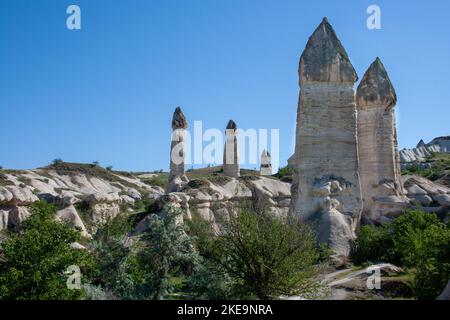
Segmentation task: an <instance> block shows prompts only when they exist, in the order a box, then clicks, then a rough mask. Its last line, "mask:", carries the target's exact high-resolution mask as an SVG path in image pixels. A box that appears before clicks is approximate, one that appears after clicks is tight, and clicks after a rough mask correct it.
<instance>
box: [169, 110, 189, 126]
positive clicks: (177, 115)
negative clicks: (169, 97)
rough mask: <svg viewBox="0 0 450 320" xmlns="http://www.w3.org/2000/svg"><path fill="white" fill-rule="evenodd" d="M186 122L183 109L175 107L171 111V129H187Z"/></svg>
mask: <svg viewBox="0 0 450 320" xmlns="http://www.w3.org/2000/svg"><path fill="white" fill-rule="evenodd" d="M187 127H188V123H187V120H186V117H185V116H184V114H183V111H181V108H180V107H177V108H176V109H175V111H174V113H173V118H172V129H173V130H176V129H187Z"/></svg>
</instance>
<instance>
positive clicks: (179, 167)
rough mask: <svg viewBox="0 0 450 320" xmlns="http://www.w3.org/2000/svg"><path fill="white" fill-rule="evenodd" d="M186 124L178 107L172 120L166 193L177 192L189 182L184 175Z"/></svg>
mask: <svg viewBox="0 0 450 320" xmlns="http://www.w3.org/2000/svg"><path fill="white" fill-rule="evenodd" d="M187 127H188V123H187V120H186V117H185V116H184V114H183V112H182V111H181V108H180V107H177V108H176V109H175V112H174V113H173V118H172V141H171V146H170V174H169V183H168V186H167V192H177V191H179V190H180V189H181V187H182V186H183V185H184V184H185V183H187V182H189V180H188V178H187V177H186V175H185V173H184V156H185V148H186V143H185V141H186V129H187Z"/></svg>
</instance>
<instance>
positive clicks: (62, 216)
mask: <svg viewBox="0 0 450 320" xmlns="http://www.w3.org/2000/svg"><path fill="white" fill-rule="evenodd" d="M56 220H58V221H63V222H65V223H67V224H68V225H69V226H71V227H73V228H76V229H78V230H80V231H81V236H83V237H85V238H92V237H91V235H90V234H89V233H88V232H87V229H86V227H85V225H84V223H83V220H81V218H80V216H79V215H78V212H77V210H76V209H75V207H74V206H73V205H69V206H67V207H65V208H64V209H61V210H58V211H57V212H56Z"/></svg>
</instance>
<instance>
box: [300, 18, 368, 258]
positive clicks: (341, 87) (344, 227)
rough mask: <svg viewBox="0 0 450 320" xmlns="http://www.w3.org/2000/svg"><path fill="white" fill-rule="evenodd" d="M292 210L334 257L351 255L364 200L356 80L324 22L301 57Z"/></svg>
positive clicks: (327, 25)
mask: <svg viewBox="0 0 450 320" xmlns="http://www.w3.org/2000/svg"><path fill="white" fill-rule="evenodd" d="M299 78H300V97H299V103H298V112H297V132H296V146H295V153H294V156H293V159H291V163H292V164H293V166H294V177H293V185H292V211H293V212H294V213H296V214H298V215H300V217H301V218H302V219H304V220H309V221H311V220H314V221H316V222H317V224H316V225H317V226H318V232H319V238H320V240H321V241H322V242H325V243H328V245H329V246H330V247H331V248H332V249H333V251H334V253H335V255H338V256H346V255H348V254H349V252H350V248H351V242H352V240H353V239H354V237H355V229H356V227H357V225H358V223H359V219H360V214H361V209H362V200H361V187H360V181H359V175H358V151H357V150H358V149H357V136H356V135H357V125H356V104H355V92H354V89H353V86H354V84H355V82H356V81H357V80H358V76H357V74H356V72H355V70H354V68H353V66H352V64H351V63H350V60H349V58H348V56H347V53H346V51H345V49H344V48H343V46H342V44H341V42H340V41H339V39H338V38H337V36H336V33H335V32H334V30H333V28H332V27H331V25H330V24H329V23H328V20H327V19H326V18H324V19H323V21H322V23H321V24H320V25H319V26H318V27H317V29H316V30H315V31H314V33H313V34H312V36H311V37H310V38H309V40H308V43H307V45H306V48H305V50H304V51H303V53H302V56H301V58H300V66H299Z"/></svg>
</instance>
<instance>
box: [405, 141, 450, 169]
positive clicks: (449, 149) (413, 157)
mask: <svg viewBox="0 0 450 320" xmlns="http://www.w3.org/2000/svg"><path fill="white" fill-rule="evenodd" d="M436 152H440V153H450V136H446V137H438V138H434V139H433V140H432V141H431V142H430V143H425V142H424V141H423V140H420V142H419V143H418V144H417V146H416V147H415V148H413V149H403V150H400V161H401V163H402V165H403V166H404V167H405V166H407V164H410V163H414V162H416V163H417V162H424V161H426V160H427V158H428V157H430V156H431V155H432V154H433V153H436Z"/></svg>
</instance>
